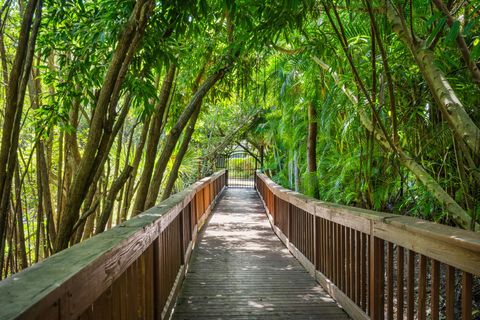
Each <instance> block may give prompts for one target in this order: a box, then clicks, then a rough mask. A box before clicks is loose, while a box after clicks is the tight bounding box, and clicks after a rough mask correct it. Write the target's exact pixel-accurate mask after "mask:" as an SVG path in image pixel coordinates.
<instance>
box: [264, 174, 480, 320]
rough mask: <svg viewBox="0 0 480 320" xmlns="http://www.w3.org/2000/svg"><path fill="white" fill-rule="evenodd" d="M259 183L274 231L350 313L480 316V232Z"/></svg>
mask: <svg viewBox="0 0 480 320" xmlns="http://www.w3.org/2000/svg"><path fill="white" fill-rule="evenodd" d="M255 186H256V188H257V190H258V193H259V194H260V196H261V198H262V199H263V202H264V205H265V208H266V210H267V215H268V217H269V219H270V223H271V224H272V228H273V229H274V231H275V233H276V234H277V235H278V236H279V238H280V239H281V240H282V241H283V242H284V243H285V245H286V246H287V247H288V249H289V250H290V251H291V252H292V253H293V254H294V256H295V257H296V258H297V259H298V260H299V261H300V262H301V263H302V264H303V266H304V267H305V268H306V269H307V270H308V271H309V272H310V273H311V274H312V276H314V277H315V278H316V280H317V281H318V282H319V283H320V284H321V285H322V286H323V287H324V288H325V289H326V290H327V291H328V292H329V293H330V295H331V296H332V297H333V298H334V299H336V300H337V301H338V302H339V303H340V304H341V305H342V307H343V308H344V309H345V311H347V313H348V314H349V315H350V316H351V317H352V318H354V319H384V318H387V319H404V318H406V319H427V318H428V319H432V320H434V319H464V320H466V319H472V315H473V316H475V315H476V316H478V312H479V310H473V307H472V290H473V289H472V283H473V278H474V277H477V280H478V276H480V235H479V234H477V233H474V232H470V231H465V230H459V229H456V228H452V227H448V226H444V225H439V224H436V223H432V222H427V221H424V220H421V219H416V218H412V217H406V216H399V215H394V214H388V213H381V212H375V211H369V210H363V209H359V208H353V207H347V206H341V205H336V204H332V203H326V202H322V201H319V200H316V199H314V198H311V197H307V196H305V195H302V194H299V193H296V192H293V191H291V190H288V189H285V188H282V187H281V186H279V185H277V184H275V183H274V182H273V181H272V180H270V179H269V178H268V177H267V176H266V175H264V174H262V173H260V172H257V174H256V177H255ZM477 282H478V281H477Z"/></svg>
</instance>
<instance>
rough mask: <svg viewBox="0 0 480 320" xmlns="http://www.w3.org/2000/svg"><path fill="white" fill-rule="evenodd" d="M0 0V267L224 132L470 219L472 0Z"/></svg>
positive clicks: (279, 160)
mask: <svg viewBox="0 0 480 320" xmlns="http://www.w3.org/2000/svg"><path fill="white" fill-rule="evenodd" d="M0 4H1V5H0V22H1V23H0V27H1V29H0V60H1V61H0V65H1V67H0V68H1V71H2V72H1V76H0V77H1V79H2V81H1V85H0V87H1V88H0V103H1V106H0V108H1V116H0V125H1V128H2V129H1V146H0V273H1V276H0V278H3V277H5V276H8V275H9V274H12V273H15V272H17V271H19V270H21V269H23V268H26V267H27V266H29V265H31V264H33V263H35V262H37V261H39V260H42V259H44V258H45V257H48V256H50V255H51V254H53V253H55V252H58V251H60V250H62V249H65V248H66V247H68V246H70V245H73V244H75V243H78V242H80V241H81V240H82V239H86V238H89V237H91V236H93V235H94V234H97V233H100V232H102V231H104V230H105V229H107V228H112V227H113V226H115V225H116V224H119V223H120V222H122V221H125V220H126V219H128V218H129V217H131V216H133V215H136V214H138V213H140V212H142V211H144V210H146V209H148V208H150V207H152V206H153V205H155V203H158V202H159V201H161V200H162V199H165V198H167V197H168V196H169V195H170V194H172V193H175V192H177V191H179V190H181V189H183V188H184V187H185V186H186V185H188V184H190V183H192V182H194V181H196V180H198V179H199V178H200V177H202V176H205V175H207V174H210V173H211V172H212V171H214V170H216V164H217V161H216V160H217V159H218V157H219V156H220V155H222V154H225V153H228V152H229V150H232V149H234V148H235V147H236V146H238V145H242V146H244V147H246V148H248V149H249V150H251V151H252V153H254V154H257V155H260V154H262V157H263V156H264V158H265V160H264V161H263V163H262V165H263V170H264V171H265V172H266V173H267V174H268V175H270V176H271V177H272V178H273V179H274V180H275V181H277V182H278V183H280V184H282V185H283V186H285V187H288V188H291V189H293V190H296V191H299V192H301V193H305V194H308V195H311V196H314V197H316V198H319V199H322V200H325V201H330V202H336V203H342V204H348V205H352V206H358V207H363V208H368V209H373V210H378V211H385V212H393V213H398V214H404V215H412V216H417V217H420V218H423V219H427V220H432V221H436V222H438V223H443V224H448V225H454V226H457V227H459V228H464V229H471V230H475V228H476V227H477V231H478V226H477V225H478V223H479V221H480V201H479V200H480V170H479V165H480V129H479V123H480V109H479V106H480V71H479V66H480V4H479V3H478V2H476V1H462V0H449V1H444V0H432V1H427V0H415V1H413V0H410V1H399V0H386V1H367V0H356V1H330V0H323V1H315V0H289V1H256V0H220V1H217V0H214V1H206V0H198V1H184V0H166V1H153V0H136V1H133V0H67V1H65V0H2V1H1V2H0Z"/></svg>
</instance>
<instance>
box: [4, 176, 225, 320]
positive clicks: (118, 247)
mask: <svg viewBox="0 0 480 320" xmlns="http://www.w3.org/2000/svg"><path fill="white" fill-rule="evenodd" d="M225 184H226V176H225V170H223V171H220V172H217V173H215V174H213V175H212V176H210V177H207V178H204V179H202V180H200V181H198V182H197V183H195V184H193V185H191V186H190V187H188V188H186V189H185V190H183V191H181V192H179V193H177V194H175V195H173V196H171V197H170V198H168V199H167V200H165V201H163V202H161V203H160V204H159V205H158V206H155V207H153V208H151V209H149V210H147V211H145V212H143V213H142V214H140V215H138V216H136V217H134V218H132V219H130V220H128V221H126V222H125V223H122V224H120V225H118V226H116V227H115V228H112V229H110V230H108V231H106V232H103V233H101V234H99V235H97V236H95V237H92V238H90V239H88V240H86V241H83V242H81V243H80V244H78V245H75V246H73V247H71V248H68V249H66V250H64V251H62V252H60V253H58V254H56V255H54V256H52V257H50V258H48V259H46V260H44V261H42V262H40V263H38V264H36V265H34V266H32V267H30V268H28V269H26V270H24V271H22V272H20V273H18V274H15V275H13V276H12V277H10V278H8V279H6V280H4V281H2V282H0V305H1V307H0V319H2V320H3V319H49V320H53V319H163V318H166V317H168V314H169V313H170V311H171V308H172V304H173V303H174V298H175V296H176V292H177V290H178V288H179V286H180V284H181V282H182V280H183V277H184V275H185V272H186V265H187V262H188V261H189V257H190V254H191V252H192V248H193V246H194V245H195V242H196V239H197V232H198V230H199V229H200V228H201V226H202V225H203V223H204V222H205V219H206V218H207V216H208V214H209V213H210V211H211V208H212V207H213V205H214V203H215V202H216V200H217V198H218V196H219V195H220V194H221V192H222V191H223V189H224V187H225Z"/></svg>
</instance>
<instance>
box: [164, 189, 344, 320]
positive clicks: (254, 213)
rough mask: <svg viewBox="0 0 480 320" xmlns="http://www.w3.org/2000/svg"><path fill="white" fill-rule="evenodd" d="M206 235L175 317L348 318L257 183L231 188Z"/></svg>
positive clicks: (197, 251) (177, 306)
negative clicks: (278, 230) (279, 230)
mask: <svg viewBox="0 0 480 320" xmlns="http://www.w3.org/2000/svg"><path fill="white" fill-rule="evenodd" d="M200 237H201V238H200V241H199V244H198V248H196V249H195V251H194V254H193V257H192V261H191V265H190V269H189V271H188V273H187V276H186V279H185V282H184V283H183V286H182V288H181V292H180V295H179V297H178V300H177V305H176V306H175V310H174V315H173V319H232V320H233V319H235V320H237V319H348V317H347V315H346V313H345V312H344V311H343V310H342V309H341V308H340V307H339V306H338V305H337V304H336V303H335V301H334V300H333V299H332V298H331V297H330V296H329V295H328V294H327V293H326V292H325V291H324V290H323V289H322V288H321V287H320V286H319V285H318V284H317V283H316V282H315V281H314V279H313V278H312V277H310V275H309V274H308V273H307V272H306V271H305V269H304V268H303V267H302V266H301V265H300V263H299V262H298V261H297V260H296V259H295V258H294V257H293V256H292V255H291V254H290V253H289V252H288V250H287V249H286V248H285V246H284V245H283V244H282V243H281V241H280V240H279V239H278V238H277V236H276V235H275V234H274V233H273V231H272V229H271V228H270V224H269V222H268V219H267V217H266V214H265V209H264V208H263V205H262V202H261V200H260V198H259V197H258V195H257V193H256V192H255V191H254V190H253V189H227V190H226V191H225V193H224V195H223V197H222V198H221V200H220V202H219V203H218V205H217V206H216V207H215V209H214V211H213V215H212V216H211V218H210V221H209V222H208V225H207V226H206V228H204V231H203V232H202V233H201V235H200Z"/></svg>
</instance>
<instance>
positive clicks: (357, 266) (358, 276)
mask: <svg viewBox="0 0 480 320" xmlns="http://www.w3.org/2000/svg"><path fill="white" fill-rule="evenodd" d="M361 248H362V240H361V232H360V231H355V303H356V304H357V305H359V306H361V305H362V303H361V298H360V296H361V293H360V292H361V281H362V280H361V279H362V269H361V265H362V250H361Z"/></svg>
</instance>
